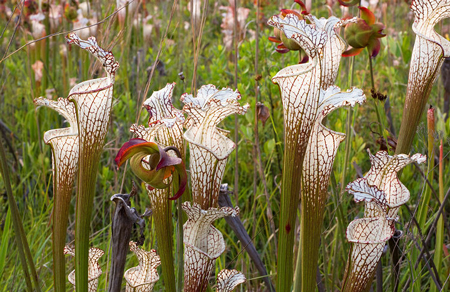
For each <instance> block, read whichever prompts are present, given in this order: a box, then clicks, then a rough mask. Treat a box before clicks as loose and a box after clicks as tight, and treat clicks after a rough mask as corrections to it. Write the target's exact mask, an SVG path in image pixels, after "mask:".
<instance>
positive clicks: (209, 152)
mask: <svg viewBox="0 0 450 292" xmlns="http://www.w3.org/2000/svg"><path fill="white" fill-rule="evenodd" d="M240 98H241V95H240V94H239V92H238V91H237V90H236V91H233V90H232V89H229V88H223V89H221V90H219V89H217V88H216V87H215V86H214V85H211V84H210V85H204V86H202V87H201V88H200V89H199V90H198V92H197V96H196V97H193V96H192V95H190V94H187V93H185V94H183V95H182V96H181V101H183V102H184V104H185V105H184V107H183V111H184V112H185V113H187V115H188V118H187V120H186V127H187V131H186V132H185V133H184V138H185V139H186V141H188V142H189V144H190V153H191V160H190V171H191V182H192V196H193V200H194V202H196V203H198V204H200V205H201V207H202V208H203V209H208V208H209V207H216V206H217V205H218V203H217V201H218V197H219V190H220V184H221V182H222V178H223V175H224V171H225V165H226V162H227V159H228V156H229V155H230V154H231V152H233V150H234V148H235V144H234V142H233V141H231V140H230V139H229V138H227V137H226V134H227V132H226V131H224V130H222V129H219V128H217V125H218V124H219V123H220V122H221V121H223V120H224V119H225V118H226V117H227V116H229V115H231V114H244V113H245V112H246V111H247V109H248V107H249V105H248V104H246V105H244V106H241V105H240V104H239V99H240ZM236 130H237V129H236Z"/></svg>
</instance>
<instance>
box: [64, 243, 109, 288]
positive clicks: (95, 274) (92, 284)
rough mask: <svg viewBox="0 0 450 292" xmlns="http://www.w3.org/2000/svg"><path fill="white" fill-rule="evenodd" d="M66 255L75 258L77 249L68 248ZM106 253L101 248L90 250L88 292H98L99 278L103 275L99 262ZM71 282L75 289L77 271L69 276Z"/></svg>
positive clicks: (65, 250) (66, 248) (65, 249)
mask: <svg viewBox="0 0 450 292" xmlns="http://www.w3.org/2000/svg"><path fill="white" fill-rule="evenodd" d="M64 253H65V254H69V255H71V256H75V249H74V248H72V247H70V246H66V247H65V248H64ZM104 253H105V252H104V251H103V250H101V249H99V248H96V247H91V248H90V249H89V265H88V286H89V287H88V292H96V291H97V287H98V278H99V277H100V275H101V274H102V269H101V268H100V265H99V264H98V260H99V259H100V258H101V257H102V256H103V254H104ZM69 282H70V283H71V284H72V285H73V287H74V289H75V290H76V287H75V270H73V271H72V272H71V273H70V274H69Z"/></svg>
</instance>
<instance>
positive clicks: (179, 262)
mask: <svg viewBox="0 0 450 292" xmlns="http://www.w3.org/2000/svg"><path fill="white" fill-rule="evenodd" d="M179 185H180V184H179V180H178V177H177V176H174V177H173V180H172V190H173V192H172V195H175V193H174V192H176V190H178V188H179ZM176 202H177V246H176V252H177V254H176V257H177V265H178V266H177V287H176V288H177V292H182V291H183V271H184V269H183V266H184V259H183V257H184V252H183V224H184V223H185V222H186V220H185V219H184V214H183V209H182V207H181V203H182V199H181V198H179V199H178V200H176Z"/></svg>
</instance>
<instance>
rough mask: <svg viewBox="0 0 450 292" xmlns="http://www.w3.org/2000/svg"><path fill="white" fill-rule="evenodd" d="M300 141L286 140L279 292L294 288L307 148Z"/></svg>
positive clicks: (282, 188) (279, 246)
mask: <svg viewBox="0 0 450 292" xmlns="http://www.w3.org/2000/svg"><path fill="white" fill-rule="evenodd" d="M297 144H298V143H296V142H294V143H293V142H292V141H288V140H287V141H286V146H285V150H284V158H283V181H282V185H281V210H280V213H281V214H280V216H281V218H280V221H279V231H278V265H277V291H280V292H288V291H291V286H292V280H293V275H294V270H293V265H294V252H293V248H294V239H295V237H294V235H295V219H296V218H297V208H298V203H299V194H300V188H301V173H302V164H303V160H304V153H305V151H306V149H299V148H303V147H299V145H297ZM304 148H306V144H305V147H304ZM300 154H301V155H300Z"/></svg>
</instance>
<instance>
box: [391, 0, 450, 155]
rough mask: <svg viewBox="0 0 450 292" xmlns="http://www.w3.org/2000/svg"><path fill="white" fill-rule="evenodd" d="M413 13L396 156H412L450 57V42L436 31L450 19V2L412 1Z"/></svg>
mask: <svg viewBox="0 0 450 292" xmlns="http://www.w3.org/2000/svg"><path fill="white" fill-rule="evenodd" d="M411 10H412V12H413V13H414V16H415V19H414V23H413V26H412V29H413V31H414V32H415V33H416V41H415V43H414V49H413V52H412V56H411V64H410V69H409V76H408V87H407V91H406V98H405V105H404V108H403V117H402V124H401V127H400V132H399V134H398V144H397V148H396V153H397V154H400V153H408V152H409V150H410V148H411V145H412V142H413V139H414V136H415V134H416V130H417V126H418V125H419V122H420V120H421V119H420V117H421V116H422V113H423V111H424V110H425V106H426V103H427V101H428V98H429V96H430V93H431V89H432V88H433V83H434V81H435V80H436V77H437V76H438V72H439V71H440V70H439V69H440V68H441V66H442V63H443V61H444V58H448V57H450V41H449V40H447V39H446V38H445V37H443V36H441V35H440V34H438V33H436V31H435V30H434V27H435V26H436V24H437V23H438V22H440V21H442V20H443V19H446V18H449V17H450V0H413V2H412V3H411Z"/></svg>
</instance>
